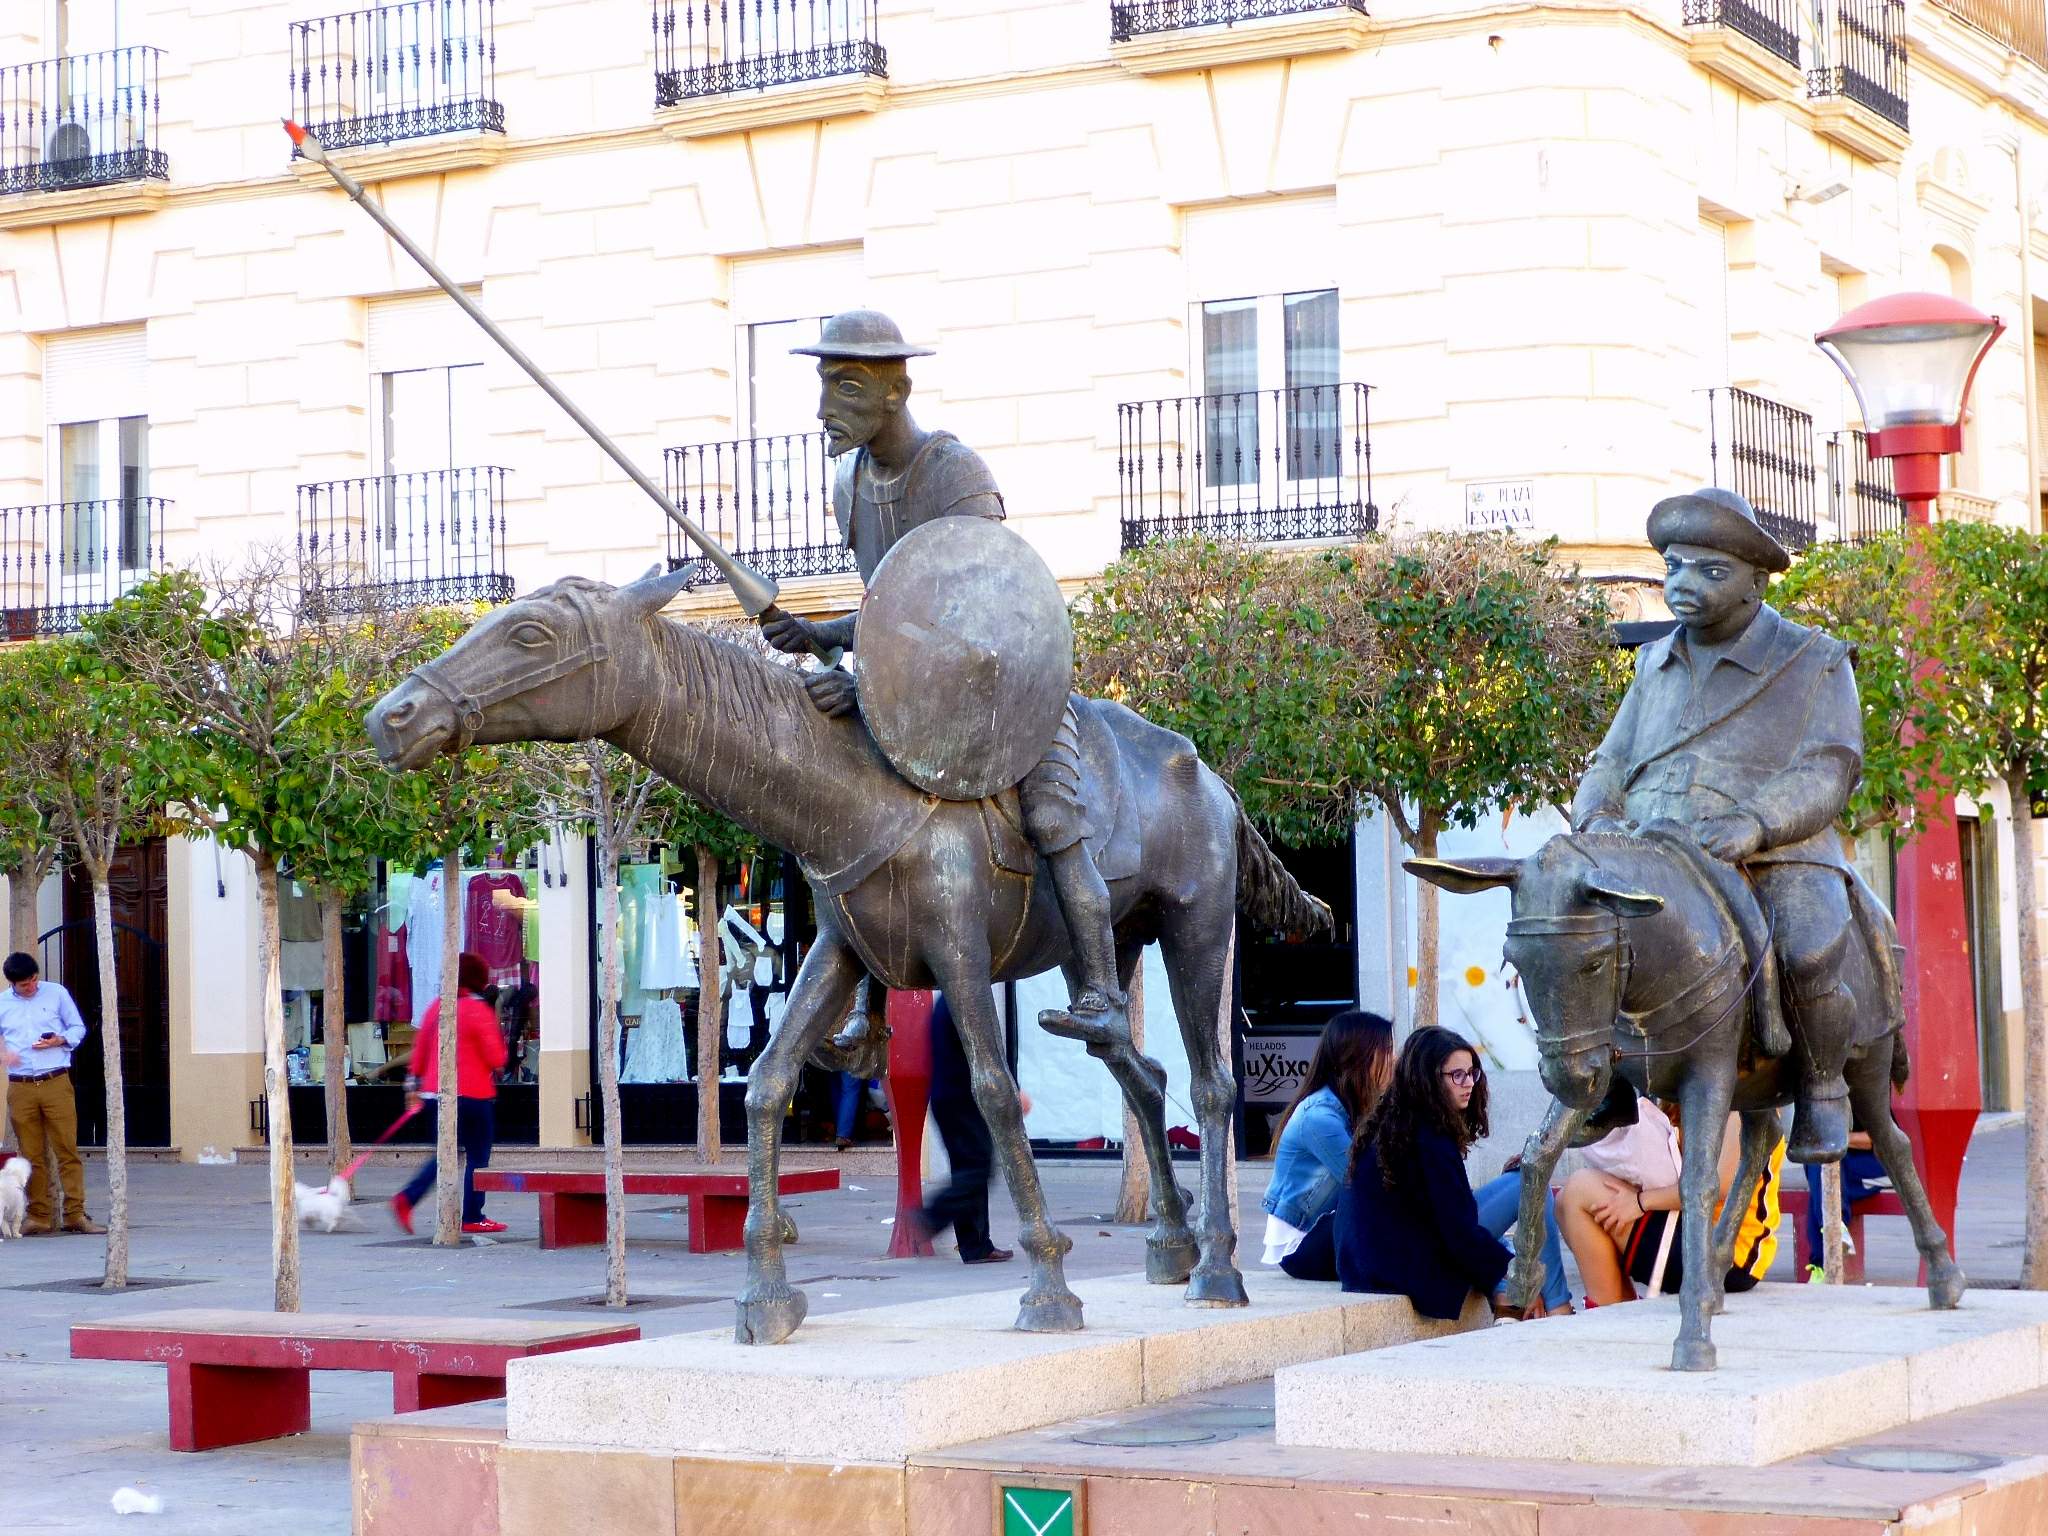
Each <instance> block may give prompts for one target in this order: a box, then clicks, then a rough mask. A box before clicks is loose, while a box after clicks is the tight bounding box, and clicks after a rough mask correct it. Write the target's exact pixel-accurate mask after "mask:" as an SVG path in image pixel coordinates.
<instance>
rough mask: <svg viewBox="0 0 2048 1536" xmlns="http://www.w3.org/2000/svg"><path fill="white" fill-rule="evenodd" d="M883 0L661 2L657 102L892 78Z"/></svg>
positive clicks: (669, 103)
mask: <svg viewBox="0 0 2048 1536" xmlns="http://www.w3.org/2000/svg"><path fill="white" fill-rule="evenodd" d="M875 8H876V0H654V104H655V105H656V106H657V107H673V106H679V105H680V104H682V103H683V102H686V101H694V100H696V99H697V98H698V97H701V96H724V95H729V94H731V93H732V92H734V91H752V90H761V89H764V88H766V87H768V86H771V85H794V84H796V83H798V82H800V81H804V80H828V79H831V78H832V77H834V76H835V75H873V76H875V77H876V78H878V79H884V78H887V76H888V73H889V53H888V50H887V49H885V48H883V46H882V45H881V43H880V42H879V41H877V39H876V32H875Z"/></svg>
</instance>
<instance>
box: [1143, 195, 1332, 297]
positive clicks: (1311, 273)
mask: <svg viewBox="0 0 2048 1536" xmlns="http://www.w3.org/2000/svg"><path fill="white" fill-rule="evenodd" d="M1181 260H1182V262H1183V264H1184V265H1185V267H1186V269H1187V274H1188V298H1189V299H1190V300H1192V301H1193V302H1195V303H1198V304H1199V303H1201V302H1203V301H1205V300H1208V299H1252V298H1259V297H1262V296H1263V295H1265V294H1269V293H1309V292H1313V291H1315V290H1317V289H1322V288H1336V287H1340V286H1341V284H1340V283H1339V282H1338V280H1337V278H1338V273H1337V266H1338V263H1337V200H1336V199H1335V198H1334V197H1290V198H1282V199H1279V200H1276V201H1273V202H1264V203H1231V204H1225V205H1224V206H1222V207H1218V208H1191V209H1189V210H1188V212H1187V213H1186V214H1185V215H1184V216H1183V220H1182V224H1181Z"/></svg>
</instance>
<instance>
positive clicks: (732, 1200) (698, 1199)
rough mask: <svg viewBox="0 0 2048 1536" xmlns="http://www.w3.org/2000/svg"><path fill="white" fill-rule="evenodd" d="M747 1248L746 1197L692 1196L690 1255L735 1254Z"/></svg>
mask: <svg viewBox="0 0 2048 1536" xmlns="http://www.w3.org/2000/svg"><path fill="white" fill-rule="evenodd" d="M746 1246H747V1197H746V1196H744V1195H692V1196H690V1252H692V1253H733V1252H736V1251H737V1250H739V1249H741V1248H744V1247H746Z"/></svg>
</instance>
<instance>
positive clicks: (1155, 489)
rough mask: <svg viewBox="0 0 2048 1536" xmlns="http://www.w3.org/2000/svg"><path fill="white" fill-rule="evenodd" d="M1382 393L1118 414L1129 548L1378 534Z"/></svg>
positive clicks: (1226, 399)
mask: <svg viewBox="0 0 2048 1536" xmlns="http://www.w3.org/2000/svg"><path fill="white" fill-rule="evenodd" d="M1370 396H1371V386H1370V385H1367V384H1314V385H1305V386H1302V387H1298V388H1295V389H1265V390H1245V391H1243V392H1241V393H1238V394H1226V395H1184V396H1181V397H1180V398H1178V399H1168V400H1139V401H1134V402H1131V403H1129V404H1125V405H1120V406H1118V407H1117V408H1116V416H1117V460H1116V462H1117V500H1118V512H1119V517H1120V520H1121V522H1122V525H1123V547H1124V548H1125V549H1136V548H1137V547H1138V546H1139V545H1141V544H1148V543H1151V542H1153V541H1155V540H1158V539H1178V538H1189V537H1197V536H1206V537H1210V538H1220V539H1236V540H1243V541H1245V542H1249V543H1286V542H1293V541H1296V540H1305V539H1356V538H1361V537H1363V536H1364V535H1366V534H1368V533H1372V532H1374V531H1376V530H1377V529H1378V527H1379V520H1380V512H1379V508H1378V506H1376V505H1375V504H1374V502H1373V499H1372V413H1371V409H1370V404H1369V401H1370Z"/></svg>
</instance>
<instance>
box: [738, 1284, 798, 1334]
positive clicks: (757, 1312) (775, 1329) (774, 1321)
mask: <svg viewBox="0 0 2048 1536" xmlns="http://www.w3.org/2000/svg"><path fill="white" fill-rule="evenodd" d="M733 1308H734V1310H735V1311H736V1312H737V1313H738V1314H739V1315H738V1317H737V1318H736V1319H735V1321H734V1323H733V1330H732V1336H733V1338H735V1339H736V1340H738V1341H739V1342H740V1343H742V1344H780V1343H781V1342H782V1341H783V1340H785V1339H787V1338H788V1337H789V1336H790V1335H791V1334H792V1333H795V1332H796V1330H797V1326H798V1325H799V1324H800V1323H802V1322H803V1320H804V1317H805V1315H806V1314H807V1313H808V1312H809V1311H810V1310H811V1304H810V1303H809V1302H807V1301H805V1300H804V1293H803V1292H802V1291H785V1292H783V1293H782V1294H781V1295H779V1296H761V1297H755V1298H749V1297H746V1296H742V1297H740V1299H739V1300H738V1301H736V1302H734V1303H733Z"/></svg>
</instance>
